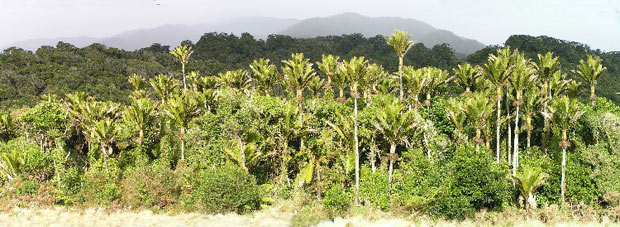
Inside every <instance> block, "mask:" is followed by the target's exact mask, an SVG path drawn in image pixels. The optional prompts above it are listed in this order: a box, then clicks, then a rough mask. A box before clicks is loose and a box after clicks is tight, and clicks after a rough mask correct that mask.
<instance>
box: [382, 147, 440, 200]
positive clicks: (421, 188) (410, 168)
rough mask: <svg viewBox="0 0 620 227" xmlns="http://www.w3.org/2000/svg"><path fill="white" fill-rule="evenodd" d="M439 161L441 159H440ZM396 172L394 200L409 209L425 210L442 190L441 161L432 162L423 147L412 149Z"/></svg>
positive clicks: (400, 161) (404, 155)
mask: <svg viewBox="0 0 620 227" xmlns="http://www.w3.org/2000/svg"><path fill="white" fill-rule="evenodd" d="M438 161H439V160H438ZM399 166H401V168H400V169H397V170H396V171H395V173H394V183H393V184H394V185H393V190H394V202H395V205H399V206H403V207H405V208H406V209H408V210H419V211H423V210H425V209H426V207H427V205H428V204H429V203H430V202H432V201H434V200H435V199H436V197H437V196H438V194H440V193H441V192H442V190H443V189H442V187H440V186H441V185H447V184H444V183H443V182H442V179H443V177H442V173H443V172H444V168H443V165H442V164H441V163H431V162H430V161H429V160H428V158H427V156H426V155H425V154H424V152H423V151H422V149H410V150H408V151H406V152H404V153H403V155H402V158H401V159H400V160H399Z"/></svg>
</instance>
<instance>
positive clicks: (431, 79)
mask: <svg viewBox="0 0 620 227" xmlns="http://www.w3.org/2000/svg"><path fill="white" fill-rule="evenodd" d="M422 71H423V73H424V77H425V78H426V81H427V82H426V86H424V88H423V90H424V93H426V99H425V100H424V104H425V105H426V107H430V106H431V94H433V92H435V91H437V89H438V88H439V86H441V85H444V84H446V83H448V82H450V80H452V77H448V76H449V75H450V74H449V73H448V71H446V70H441V69H438V68H434V67H425V68H423V69H422Z"/></svg>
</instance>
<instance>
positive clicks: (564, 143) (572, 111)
mask: <svg viewBox="0 0 620 227" xmlns="http://www.w3.org/2000/svg"><path fill="white" fill-rule="evenodd" d="M578 103H579V102H578V101H577V100H575V99H569V98H568V97H566V96H563V97H559V98H554V99H553V100H551V106H549V111H548V112H544V113H543V115H544V116H545V117H547V118H550V119H551V122H552V123H553V124H554V126H555V127H554V129H555V131H556V133H561V134H562V140H561V141H560V148H562V179H561V188H560V190H561V195H562V202H564V192H565V191H566V180H565V178H566V149H567V148H569V147H570V142H569V141H568V130H570V129H571V128H572V127H573V125H575V123H576V122H577V120H579V118H580V117H581V115H583V114H584V113H585V111H582V110H580V109H579V105H578Z"/></svg>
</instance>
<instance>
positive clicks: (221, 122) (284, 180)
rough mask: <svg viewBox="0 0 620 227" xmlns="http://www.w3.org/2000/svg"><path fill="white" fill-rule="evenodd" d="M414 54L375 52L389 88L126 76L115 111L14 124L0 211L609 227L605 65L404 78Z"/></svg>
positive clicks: (513, 64)
mask: <svg viewBox="0 0 620 227" xmlns="http://www.w3.org/2000/svg"><path fill="white" fill-rule="evenodd" d="M410 38H411V37H410V36H409V35H408V34H406V33H404V32H400V31H396V32H395V33H394V35H392V37H388V38H385V39H382V42H386V43H387V44H388V46H389V47H391V49H392V50H393V53H386V55H387V54H389V55H387V56H386V58H387V57H388V56H389V58H390V59H391V60H392V61H393V62H394V63H390V64H394V65H396V66H397V67H395V68H394V70H387V69H385V68H384V67H383V66H382V65H379V64H376V63H372V62H371V61H369V60H368V59H366V58H365V57H361V56H360V57H357V56H353V57H348V58H340V57H338V56H334V55H323V56H322V57H321V59H320V60H318V61H316V62H312V61H310V59H309V58H307V57H306V56H305V55H304V54H303V53H293V54H291V55H290V57H289V58H288V59H286V60H284V61H282V62H281V63H274V62H272V61H271V60H269V59H267V58H258V59H256V60H254V61H252V62H251V63H250V64H249V67H247V68H243V69H234V70H230V71H225V72H222V73H219V74H217V75H201V73H200V72H198V71H190V70H186V65H189V64H190V63H191V61H192V57H193V55H192V54H193V53H194V52H193V48H192V47H191V46H185V45H182V46H179V47H177V48H176V49H174V50H173V51H172V54H171V56H173V57H174V59H176V63H178V64H179V66H180V67H179V70H178V72H176V73H170V74H169V75H166V74H158V75H157V76H154V77H153V76H151V75H140V74H133V75H130V76H127V78H126V79H127V81H128V84H129V85H130V88H129V90H130V92H128V96H127V97H126V98H125V99H126V100H125V101H118V100H110V99H106V98H105V97H107V96H97V95H89V94H88V93H85V92H73V93H69V94H66V95H65V96H63V97H59V96H57V95H54V94H47V95H43V96H41V97H40V101H38V102H37V104H36V105H34V106H32V107H21V108H12V109H7V110H6V111H3V112H0V155H1V159H0V174H1V175H0V178H1V179H2V187H1V192H0V193H1V196H0V204H1V205H3V206H4V207H5V208H6V209H10V208H12V207H31V206H68V207H85V208H86V207H106V208H115V209H132V210H142V209H149V210H156V211H175V212H176V211H186V212H202V213H209V214H215V213H229V212H236V213H239V214H247V213H250V212H253V211H256V210H261V209H268V208H269V207H272V206H275V205H278V203H292V204H294V205H293V206H295V208H294V209H295V210H297V211H299V212H298V213H297V215H296V216H295V217H293V220H294V221H295V222H296V223H300V224H299V225H307V224H314V223H316V222H317V221H320V219H323V218H325V219H328V218H334V217H337V216H346V215H348V214H350V213H357V214H359V212H362V211H359V209H360V208H362V207H363V208H369V209H368V210H373V209H374V210H380V211H382V212H389V213H395V214H405V215H425V216H428V217H431V218H437V219H440V218H443V219H450V220H463V219H466V218H475V217H480V215H483V216H484V215H491V217H492V216H493V215H499V214H502V212H504V213H505V212H507V211H511V212H512V211H514V212H517V213H521V211H518V210H521V209H522V210H524V211H523V213H528V214H536V215H538V216H539V217H540V218H541V220H545V219H544V218H545V217H546V218H547V219H552V218H551V217H552V216H553V215H552V214H547V213H545V212H549V210H555V211H557V212H582V213H583V211H588V212H587V213H588V214H593V215H595V217H592V218H593V219H592V221H595V222H598V221H599V220H602V219H603V218H605V219H606V220H611V221H612V222H614V221H618V220H619V219H620V204H619V203H620V169H619V168H618V166H619V165H620V154H619V153H618V152H619V151H620V107H618V106H617V105H616V104H614V103H613V102H612V101H610V100H608V99H607V98H604V97H597V95H596V94H597V93H596V88H597V81H598V80H599V78H604V77H605V76H606V73H607V68H606V67H604V66H603V64H602V62H603V60H602V59H601V58H600V57H597V56H587V57H585V58H583V59H581V61H580V63H579V64H578V65H577V66H575V68H573V69H571V70H570V71H569V70H564V69H563V66H562V64H561V62H562V61H563V60H562V59H561V58H558V57H556V56H555V55H554V54H553V53H551V52H548V53H541V54H539V55H537V56H535V58H533V59H532V58H529V57H527V56H526V54H524V53H523V52H521V51H520V50H519V49H515V48H510V47H505V48H501V49H497V50H496V51H493V52H491V53H490V54H489V55H487V56H486V60H485V61H484V62H483V63H481V64H480V65H471V64H468V63H462V64H458V65H456V66H455V67H454V68H449V69H442V68H439V67H430V66H428V67H414V66H410V65H406V64H405V61H404V59H406V57H405V56H407V53H408V52H409V51H411V50H413V49H412V47H413V43H412V41H411V40H410ZM394 53H395V54H396V55H394ZM276 64H278V65H276ZM569 73H570V75H571V76H570V78H575V79H569V76H568V75H567V74H569ZM584 90H588V91H589V92H588V93H587V94H583V91H584ZM117 101H118V102H117ZM515 210H517V211H515ZM317 217H319V218H317Z"/></svg>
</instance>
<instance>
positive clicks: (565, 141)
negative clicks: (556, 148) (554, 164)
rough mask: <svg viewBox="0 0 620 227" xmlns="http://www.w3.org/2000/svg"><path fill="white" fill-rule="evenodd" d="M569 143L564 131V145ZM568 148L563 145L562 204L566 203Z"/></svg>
mask: <svg viewBox="0 0 620 227" xmlns="http://www.w3.org/2000/svg"><path fill="white" fill-rule="evenodd" d="M567 142H568V139H567V136H566V130H564V131H562V143H563V144H566V143H567ZM566 147H567V146H565V145H562V179H561V181H560V190H561V192H560V194H561V196H562V197H561V198H562V201H561V203H564V201H565V200H564V199H565V197H564V195H565V191H566Z"/></svg>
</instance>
